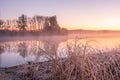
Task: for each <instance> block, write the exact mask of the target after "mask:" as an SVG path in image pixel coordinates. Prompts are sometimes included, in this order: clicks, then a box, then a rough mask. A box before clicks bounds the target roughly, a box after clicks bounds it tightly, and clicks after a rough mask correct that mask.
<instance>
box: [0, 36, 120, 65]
mask: <svg viewBox="0 0 120 80" xmlns="http://www.w3.org/2000/svg"><path fill="white" fill-rule="evenodd" d="M119 41H120V38H119V37H107V38H105V37H98V38H97V37H93V38H79V37H74V38H73V37H70V36H52V37H50V36H49V37H47V36H46V37H14V38H10V37H9V39H8V37H7V39H5V38H3V39H1V41H0V67H11V66H16V65H21V64H26V63H27V62H28V61H35V60H38V61H39V62H44V61H48V60H50V59H51V58H50V56H52V57H54V56H58V57H61V58H65V57H67V48H68V45H69V46H71V45H74V44H76V45H77V44H81V45H86V44H87V46H89V48H88V49H90V48H91V49H94V52H93V53H95V52H97V51H98V50H105V51H109V50H111V49H114V48H116V47H118V46H119V44H120V42H119ZM96 50H97V51H96ZM44 51H45V52H48V53H47V54H45V52H44Z"/></svg>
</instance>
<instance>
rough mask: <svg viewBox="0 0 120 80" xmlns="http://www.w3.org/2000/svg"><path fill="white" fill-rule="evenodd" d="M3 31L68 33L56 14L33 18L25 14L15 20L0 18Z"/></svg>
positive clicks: (0, 27)
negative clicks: (59, 22) (61, 25)
mask: <svg viewBox="0 0 120 80" xmlns="http://www.w3.org/2000/svg"><path fill="white" fill-rule="evenodd" d="M3 31H5V32H7V31H8V32H19V33H20V32H39V33H52V34H67V29H66V28H61V27H60V26H59V24H58V22H57V17H56V16H34V17H32V18H31V17H27V16H26V15H24V14H22V15H21V16H19V17H18V19H14V20H6V21H4V20H1V19H0V32H3Z"/></svg>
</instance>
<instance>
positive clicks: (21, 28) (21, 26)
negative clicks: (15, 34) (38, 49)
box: [17, 14, 27, 31]
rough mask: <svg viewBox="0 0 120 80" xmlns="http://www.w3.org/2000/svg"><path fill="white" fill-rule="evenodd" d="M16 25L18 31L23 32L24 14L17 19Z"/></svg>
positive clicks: (25, 22) (25, 19) (24, 25)
mask: <svg viewBox="0 0 120 80" xmlns="http://www.w3.org/2000/svg"><path fill="white" fill-rule="evenodd" d="M17 24H18V26H17V27H18V28H19V30H20V31H25V30H26V27H27V17H26V16H25V15H24V14H22V15H21V16H20V17H19V18H18V21H17Z"/></svg>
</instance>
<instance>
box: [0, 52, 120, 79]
mask: <svg viewBox="0 0 120 80" xmlns="http://www.w3.org/2000/svg"><path fill="white" fill-rule="evenodd" d="M68 79H69V80H91V79H92V80H94V79H96V80H119V79H120V53H119V52H114V53H111V52H109V53H99V54H94V55H93V54H92V55H89V54H87V55H81V54H80V55H78V56H76V55H75V54H74V55H71V56H69V57H68V58H66V59H60V58H55V59H53V60H51V61H46V62H40V63H35V62H33V63H32V62H28V64H24V65H20V66H15V67H9V68H0V80H68Z"/></svg>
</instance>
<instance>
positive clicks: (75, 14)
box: [0, 0, 120, 30]
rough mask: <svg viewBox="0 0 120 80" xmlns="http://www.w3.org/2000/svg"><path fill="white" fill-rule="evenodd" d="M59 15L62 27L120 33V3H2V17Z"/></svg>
mask: <svg viewBox="0 0 120 80" xmlns="http://www.w3.org/2000/svg"><path fill="white" fill-rule="evenodd" d="M21 14H25V15H27V16H29V17H33V16H34V15H42V16H53V15H56V16H57V20H58V23H59V25H60V26H61V27H65V28H67V29H86V30H118V29H119V30H120V0H0V18H1V19H4V20H6V19H16V18H17V17H19V16H20V15H21Z"/></svg>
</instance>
